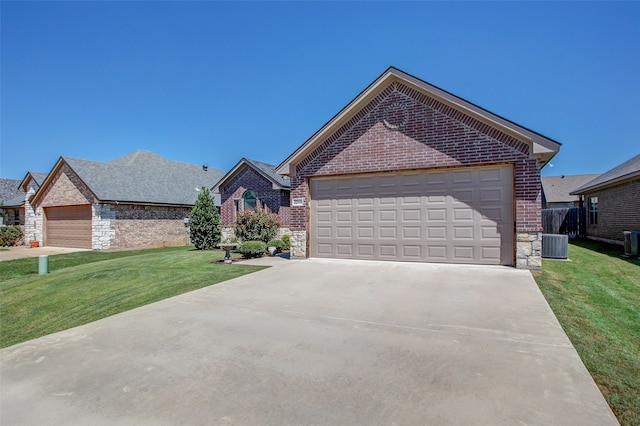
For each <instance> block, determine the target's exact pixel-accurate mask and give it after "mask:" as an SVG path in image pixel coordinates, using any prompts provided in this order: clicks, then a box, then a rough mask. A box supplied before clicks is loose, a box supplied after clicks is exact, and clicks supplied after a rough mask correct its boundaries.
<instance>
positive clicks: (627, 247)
mask: <svg viewBox="0 0 640 426" xmlns="http://www.w3.org/2000/svg"><path fill="white" fill-rule="evenodd" d="M639 240H640V231H624V255H625V256H629V257H638V256H640V254H639V251H640V250H639V249H638V246H639V245H640V244H639Z"/></svg>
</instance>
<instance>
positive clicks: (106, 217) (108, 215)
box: [91, 204, 116, 250]
mask: <svg viewBox="0 0 640 426" xmlns="http://www.w3.org/2000/svg"><path fill="white" fill-rule="evenodd" d="M92 212H93V213H92V216H93V218H92V225H91V231H92V237H91V242H92V248H93V249H94V250H109V249H110V248H111V242H112V241H113V240H114V238H115V237H116V230H115V229H114V228H112V227H111V221H112V220H115V218H116V212H115V211H114V210H112V209H111V205H109V204H94V205H93V208H92Z"/></svg>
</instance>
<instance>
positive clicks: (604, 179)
mask: <svg viewBox="0 0 640 426" xmlns="http://www.w3.org/2000/svg"><path fill="white" fill-rule="evenodd" d="M572 194H574V195H581V196H582V197H583V198H584V206H585V207H586V209H587V230H586V232H587V238H590V239H594V240H600V241H604V242H608V243H614V244H623V242H624V236H623V232H624V231H639V230H640V154H638V155H636V156H635V157H633V158H631V159H630V160H628V161H625V162H624V163H622V164H620V165H619V166H616V167H614V168H613V169H611V170H609V171H608V172H606V173H603V174H602V175H600V176H598V177H597V178H595V179H593V180H591V181H590V182H587V183H585V184H584V185H582V186H581V187H580V188H577V189H576V190H574V191H573V192H572Z"/></svg>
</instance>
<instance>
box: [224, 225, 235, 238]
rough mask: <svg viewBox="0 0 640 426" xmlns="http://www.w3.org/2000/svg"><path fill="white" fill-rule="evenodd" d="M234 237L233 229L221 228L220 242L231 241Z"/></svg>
mask: <svg viewBox="0 0 640 426" xmlns="http://www.w3.org/2000/svg"><path fill="white" fill-rule="evenodd" d="M235 237H236V231H235V228H232V227H225V228H222V237H221V238H222V241H231V240H233V239H234V238H235Z"/></svg>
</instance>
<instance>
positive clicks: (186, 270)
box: [0, 247, 265, 347]
mask: <svg viewBox="0 0 640 426" xmlns="http://www.w3.org/2000/svg"><path fill="white" fill-rule="evenodd" d="M90 253H91V252H86V253H85V254H90ZM116 253H125V252H116ZM142 253H145V251H142ZM77 254H82V253H73V254H69V255H66V254H65V255H57V256H72V255H77ZM52 257H53V256H52ZM223 257H224V252H208V251H194V250H188V249H185V248H184V247H183V248H181V249H179V250H176V249H173V250H152V251H146V254H136V255H129V256H126V257H125V256H120V257H119V258H114V259H109V260H101V261H96V262H93V263H84V264H81V265H77V266H68V267H65V268H63V269H59V270H53V268H52V270H53V272H52V273H51V274H48V275H23V276H22V277H18V278H13V279H10V280H7V281H4V282H3V283H2V284H0V324H2V326H1V327H0V347H7V346H11V345H14V344H16V343H20V342H24V341H27V340H30V339H35V338H37V337H41V336H44V335H47V334H50V333H54V332H57V331H62V330H66V329H68V328H71V327H76V326H78V325H82V324H87V323H89V322H92V321H96V320H98V319H102V318H105V317H108V316H110V315H114V314H117V313H120V312H125V311H128V310H130V309H133V308H137V307H139V306H143V305H146V304H149V303H153V302H157V301H159V300H163V299H166V298H168V297H172V296H176V295H179V294H182V293H186V292H189V291H192V290H196V289H199V288H202V287H206V286H209V285H212V284H215V283H219V282H221V281H226V280H229V279H232V278H236V277H239V276H242V275H245V274H248V273H252V272H255V271H259V270H261V269H264V268H265V267H264V266H255V265H235V264H234V265H225V264H216V263H214V264H212V263H209V261H211V260H217V259H222V258H223ZM20 260H24V259H20ZM61 260H62V259H61ZM12 262H17V261H5V262H2V263H7V264H9V263H12ZM61 263H63V262H61Z"/></svg>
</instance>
